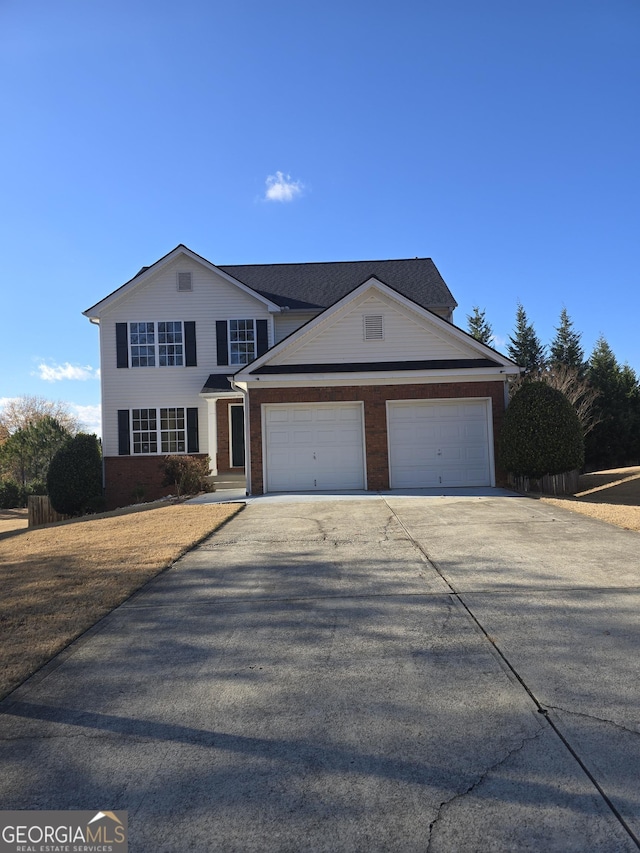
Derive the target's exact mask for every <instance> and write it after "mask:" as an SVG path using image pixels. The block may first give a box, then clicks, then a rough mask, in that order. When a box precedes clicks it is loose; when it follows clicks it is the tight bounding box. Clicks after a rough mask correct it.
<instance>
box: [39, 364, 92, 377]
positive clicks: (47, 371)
mask: <svg viewBox="0 0 640 853" xmlns="http://www.w3.org/2000/svg"><path fill="white" fill-rule="evenodd" d="M38 370H39V376H40V379H44V381H45V382H60V381H61V380H63V379H74V380H80V381H82V382H84V381H85V380H87V379H99V378H100V371H99V370H95V369H94V368H93V367H91V366H90V365H86V366H84V367H82V366H81V365H78V364H69V362H68V361H65V363H64V364H44V363H42V364H39V365H38Z"/></svg>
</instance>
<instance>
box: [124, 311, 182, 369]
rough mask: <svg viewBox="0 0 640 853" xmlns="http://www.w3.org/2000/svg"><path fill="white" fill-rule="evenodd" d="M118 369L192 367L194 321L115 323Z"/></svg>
mask: <svg viewBox="0 0 640 853" xmlns="http://www.w3.org/2000/svg"><path fill="white" fill-rule="evenodd" d="M116 364H117V366H118V367H196V366H197V354H196V324H195V321H194V320H185V321H182V320H170V321H161V322H157V323H156V322H151V321H149V322H145V323H116Z"/></svg>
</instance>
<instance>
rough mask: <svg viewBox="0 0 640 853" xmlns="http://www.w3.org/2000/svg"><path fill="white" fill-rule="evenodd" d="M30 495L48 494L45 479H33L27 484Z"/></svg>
mask: <svg viewBox="0 0 640 853" xmlns="http://www.w3.org/2000/svg"><path fill="white" fill-rule="evenodd" d="M27 494H28V495H46V494H47V484H46V483H45V482H44V481H43V480H31V482H30V483H29V484H28V486H27Z"/></svg>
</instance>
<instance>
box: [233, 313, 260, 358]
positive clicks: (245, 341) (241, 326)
mask: <svg viewBox="0 0 640 853" xmlns="http://www.w3.org/2000/svg"><path fill="white" fill-rule="evenodd" d="M255 357H256V329H255V322H254V321H253V320H229V364H248V362H250V361H253V359H254V358H255Z"/></svg>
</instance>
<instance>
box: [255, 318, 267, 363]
mask: <svg viewBox="0 0 640 853" xmlns="http://www.w3.org/2000/svg"><path fill="white" fill-rule="evenodd" d="M256 339H257V344H258V347H257V352H256V357H259V356H261V355H264V354H265V352H266V351H267V350H268V349H269V332H268V326H267V321H266V320H256Z"/></svg>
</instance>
